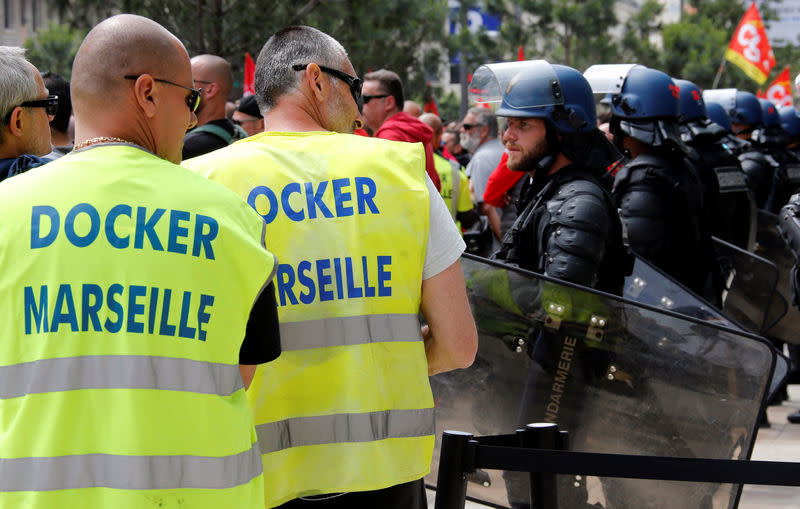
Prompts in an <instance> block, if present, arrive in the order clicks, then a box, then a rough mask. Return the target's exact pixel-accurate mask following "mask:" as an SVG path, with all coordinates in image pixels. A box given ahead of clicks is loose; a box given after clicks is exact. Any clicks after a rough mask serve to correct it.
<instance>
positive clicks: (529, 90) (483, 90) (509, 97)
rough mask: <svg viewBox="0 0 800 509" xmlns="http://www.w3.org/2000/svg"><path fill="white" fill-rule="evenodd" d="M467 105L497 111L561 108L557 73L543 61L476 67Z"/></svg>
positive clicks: (561, 101) (562, 96) (560, 93)
mask: <svg viewBox="0 0 800 509" xmlns="http://www.w3.org/2000/svg"><path fill="white" fill-rule="evenodd" d="M469 98H470V101H471V102H472V103H474V104H476V105H486V106H488V107H489V108H490V109H492V111H496V110H497V109H498V108H499V107H500V104H501V103H503V102H504V103H505V107H507V108H512V109H524V108H535V107H539V106H552V105H556V104H564V94H563V93H562V92H561V85H560V84H559V81H558V77H557V76H556V72H555V70H554V69H553V66H551V65H550V64H549V63H548V62H546V61H544V60H529V61H526V62H504V63H499V64H488V65H482V66H480V67H478V69H477V70H476V71H475V73H474V74H473V75H472V82H471V83H470V86H469Z"/></svg>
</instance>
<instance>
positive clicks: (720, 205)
mask: <svg viewBox="0 0 800 509" xmlns="http://www.w3.org/2000/svg"><path fill="white" fill-rule="evenodd" d="M0 79H2V87H0V89H2V92H0V112H2V114H3V118H2V124H0V127H1V128H2V133H1V134H0V181H2V183H1V184H0V209H1V210H2V212H3V216H4V221H3V222H2V224H0V263H2V265H3V267H4V268H5V269H4V271H3V273H2V276H0V310H2V312H0V316H3V317H6V324H7V326H6V327H4V328H3V329H2V331H0V416H3V419H2V421H0V459H1V460H2V461H0V506H3V507H6V506H8V507H140V506H147V505H148V504H150V505H154V506H158V507H173V506H175V507H177V506H180V507H209V508H211V507H265V506H266V507H286V508H295V507H318V508H321V507H352V506H370V507H386V508H391V507H398V508H401V507H402V508H409V507H415V508H423V507H426V497H425V493H424V484H423V481H422V478H423V477H424V476H425V475H426V474H427V472H428V471H429V468H430V463H431V456H432V453H433V445H434V434H435V427H434V421H433V418H434V401H433V398H432V394H431V389H430V385H429V381H428V377H429V376H431V375H435V374H437V373H441V372H444V371H448V370H453V369H458V368H464V367H468V366H469V365H470V364H471V363H472V362H473V359H474V357H475V354H476V350H477V331H476V328H475V324H474V321H473V318H472V315H471V311H470V307H469V302H468V299H467V293H466V288H465V282H464V277H463V274H462V269H461V266H460V262H459V259H460V257H461V255H462V253H464V252H465V250H469V251H471V252H473V253H475V254H478V255H481V256H484V257H487V258H488V257H490V258H493V259H495V260H498V261H501V262H503V263H506V264H508V265H511V266H515V267H519V268H522V269H527V270H531V271H534V272H538V273H541V274H545V275H547V276H551V277H553V278H557V279H560V280H564V281H568V282H571V283H576V284H580V285H583V286H587V287H591V288H596V289H598V290H602V291H604V292H608V293H611V294H616V295H622V290H623V282H624V278H625V277H626V276H627V275H629V274H630V273H631V268H632V264H633V256H634V255H635V256H638V257H640V258H643V259H645V260H648V261H649V262H650V263H652V264H654V265H655V266H657V267H658V268H659V269H660V270H661V271H663V272H664V273H665V274H667V275H668V276H670V277H672V278H673V279H674V280H676V281H677V282H679V283H680V284H682V285H683V286H685V287H686V288H687V289H689V290H690V291H692V292H694V293H696V294H697V295H699V296H701V297H703V298H704V299H706V300H707V301H708V302H710V303H712V304H714V305H718V306H719V305H720V304H721V303H722V300H723V295H724V290H725V288H724V274H723V268H722V267H721V262H720V260H719V257H718V255H717V253H716V252H715V248H714V245H713V243H712V236H717V237H720V238H722V239H723V240H727V241H729V242H731V243H733V244H736V245H738V246H740V247H742V248H743V249H747V250H755V249H757V248H758V245H757V242H754V241H753V239H756V238H757V232H756V231H753V230H754V228H755V227H754V221H751V220H750V219H752V214H753V213H754V211H755V210H757V209H763V210H766V211H768V212H772V213H776V214H778V213H779V217H780V219H781V231H782V232H783V233H784V235H785V236H786V238H787V242H788V243H789V245H790V246H791V247H792V248H793V249H795V253H796V254H797V253H798V250H800V220H798V217H800V195H795V193H796V192H797V191H798V190H800V189H799V188H800V148H798V147H799V146H800V117H799V116H798V114H797V111H795V109H794V108H792V107H786V108H782V109H780V110H778V109H777V108H776V107H775V106H774V105H772V104H771V103H769V102H768V101H765V100H759V99H757V98H756V97H755V96H754V95H753V94H751V93H749V92H745V91H741V90H734V89H725V90H706V91H701V90H700V89H699V88H698V87H697V86H696V85H695V84H693V83H691V82H689V81H686V80H682V79H680V77H670V76H668V75H666V74H665V73H663V72H661V71H659V70H657V69H651V68H648V67H645V66H641V65H631V66H619V65H597V66H593V67H592V68H590V69H589V70H587V71H586V72H585V73H581V72H579V71H578V70H575V69H572V68H570V67H567V66H564V65H558V64H555V63H549V62H546V61H544V60H534V61H528V62H513V63H501V64H489V65H485V66H481V67H480V68H479V69H478V70H477V71H476V72H475V74H474V78H473V82H472V83H473V84H472V86H471V88H472V91H473V93H475V95H476V101H474V107H472V108H470V109H469V110H468V111H467V112H466V114H465V115H464V117H463V118H460V119H441V118H439V117H438V116H437V115H436V114H434V113H431V112H427V113H423V111H422V109H421V108H420V107H419V105H418V104H416V103H414V102H413V101H410V100H408V99H407V98H406V96H405V95H404V91H403V83H402V78H401V77H400V75H398V74H397V73H396V72H393V71H391V70H386V69H380V70H377V71H374V72H369V73H366V74H365V75H364V76H363V78H359V77H358V75H357V73H356V71H355V69H354V68H353V66H352V64H351V62H350V60H349V58H348V56H347V52H346V49H345V48H343V47H342V46H341V45H340V44H339V43H338V42H337V41H336V40H335V39H334V38H333V37H331V36H329V35H327V34H324V33H322V32H320V31H318V30H316V29H314V28H311V27H304V26H293V27H288V28H285V29H283V30H281V31H279V32H277V33H276V34H274V35H272V36H271V37H270V38H269V39H268V40H267V41H266V43H265V44H264V46H263V48H262V50H261V52H260V54H259V57H258V60H257V63H256V75H255V94H254V95H249V96H246V97H243V98H241V99H240V100H238V101H236V102H235V103H233V102H231V101H230V99H231V97H230V96H231V93H232V87H233V75H232V72H231V67H230V65H229V63H228V62H226V61H225V59H223V58H221V57H219V56H215V55H197V56H195V57H193V58H191V59H190V57H189V55H188V53H187V51H186V49H185V48H184V46H183V45H182V44H181V42H180V41H179V39H178V38H177V37H176V36H175V35H173V34H171V33H169V32H168V31H167V30H166V29H164V28H163V27H161V26H160V25H158V24H157V23H155V22H153V21H151V20H148V19H146V18H142V17H138V16H133V15H126V14H123V15H118V16H114V17H112V18H109V19H107V20H104V21H102V22H101V23H99V24H98V25H97V26H96V27H95V28H93V29H92V30H91V31H90V32H89V34H88V35H87V36H86V38H85V40H84V41H83V43H82V45H81V47H80V49H79V50H78V53H77V55H76V58H75V63H74V66H73V71H72V76H71V83H69V84H68V83H66V82H65V81H64V80H63V78H61V77H59V76H57V75H54V74H52V73H47V72H46V73H43V74H40V73H39V71H38V70H37V69H36V68H35V67H34V66H33V65H32V64H31V63H30V62H28V61H27V60H26V59H25V56H24V51H23V50H22V49H20V48H13V47H0ZM609 84H610V85H611V86H609ZM489 85H492V86H489ZM491 90H499V91H500V95H499V96H497V97H490V96H489V95H488V94H490V91H491ZM478 96H480V97H478ZM596 98H602V100H600V101H597V102H596ZM598 112H599V114H598ZM446 120H447V121H449V122H446ZM723 177H724V178H723ZM733 177H738V180H736V178H733ZM732 178H733V180H735V181H737V182H738V181H740V182H742V186H741V187H740V188H735V190H736V191H737V193H738V194H735V196H736V198H731V196H733V195H726V191H728V190H730V189H733V188H730V189H729V183H730V181H731V179H732ZM734 187H735V186H734ZM793 195H794V196H793ZM189 255H191V256H189ZM420 316H421V317H422V318H423V319H424V320H423V322H424V323H421V322H420ZM790 351H791V349H790ZM793 419H795V420H798V421H800V414H797V415H796V416H795V417H794V418H793ZM793 422H794V421H793Z"/></svg>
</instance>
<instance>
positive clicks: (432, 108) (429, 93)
mask: <svg viewBox="0 0 800 509" xmlns="http://www.w3.org/2000/svg"><path fill="white" fill-rule="evenodd" d="M423 99H424V100H425V104H424V105H423V106H422V111H424V112H425V113H433V114H434V115H436V116H437V117H438V116H439V105H438V104H436V98H435V97H434V96H433V89H432V88H431V82H430V81H428V82H427V83H425V94H424V95H423Z"/></svg>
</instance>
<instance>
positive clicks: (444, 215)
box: [422, 176, 467, 279]
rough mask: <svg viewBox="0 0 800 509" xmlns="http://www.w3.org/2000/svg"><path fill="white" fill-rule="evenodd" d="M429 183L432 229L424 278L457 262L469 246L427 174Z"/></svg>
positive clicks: (429, 236) (426, 253)
mask: <svg viewBox="0 0 800 509" xmlns="http://www.w3.org/2000/svg"><path fill="white" fill-rule="evenodd" d="M425 180H426V181H427V183H428V195H429V202H430V206H429V210H430V229H429V230H428V249H427V251H426V252H425V265H424V266H423V268H422V279H429V278H432V277H433V276H435V275H436V274H439V273H440V272H442V271H443V270H444V269H446V268H447V267H449V266H451V265H452V264H453V263H455V261H456V260H458V259H459V257H461V253H463V252H464V250H465V249H466V248H467V245H466V244H465V243H464V239H462V238H461V234H460V233H459V231H458V226H456V223H455V222H454V221H453V216H452V215H450V211H449V210H448V209H447V205H445V203H444V200H442V196H441V195H440V194H439V191H437V190H436V186H434V185H433V182H431V179H430V177H428V176H426V177H425Z"/></svg>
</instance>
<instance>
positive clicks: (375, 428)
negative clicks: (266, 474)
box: [256, 408, 436, 454]
mask: <svg viewBox="0 0 800 509" xmlns="http://www.w3.org/2000/svg"><path fill="white" fill-rule="evenodd" d="M433 416H434V409H433V408H423V409H418V410H384V411H382V412H370V413H364V414H335V415H318V416H313V417H295V418H292V419H286V420H285V421H278V422H269V423H266V424H260V425H258V426H256V433H257V434H258V443H259V445H260V446H261V453H262V454H268V453H271V452H277V451H281V450H283V449H288V448H290V447H301V446H304V445H320V444H340V443H346V442H373V441H375V440H383V439H385V438H408V437H423V436H427V435H433V434H435V433H436V426H435V424H434V419H433Z"/></svg>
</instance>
